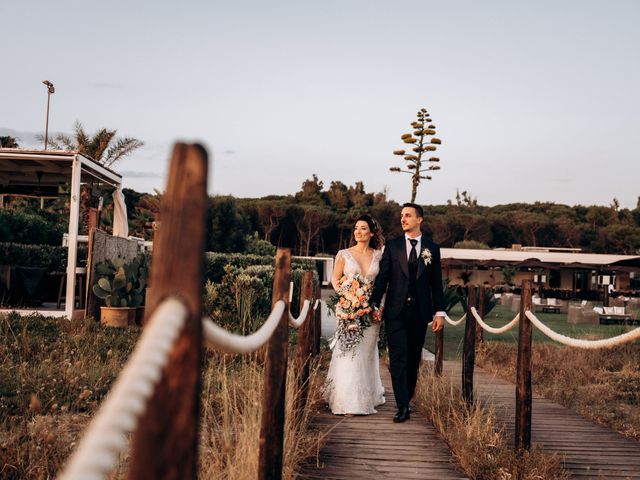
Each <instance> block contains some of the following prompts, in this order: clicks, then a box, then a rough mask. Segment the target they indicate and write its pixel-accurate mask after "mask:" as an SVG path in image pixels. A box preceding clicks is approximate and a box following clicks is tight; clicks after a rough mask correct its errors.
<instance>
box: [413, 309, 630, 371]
mask: <svg viewBox="0 0 640 480" xmlns="http://www.w3.org/2000/svg"><path fill="white" fill-rule="evenodd" d="M463 313H464V312H463V310H462V307H461V306H460V305H459V304H458V305H456V306H455V307H454V308H453V309H452V310H451V312H449V317H450V318H451V319H452V320H457V319H458V318H460V317H461V316H462V314H463ZM515 315H516V314H515V313H514V312H512V311H511V308H510V307H509V306H507V305H496V306H495V308H494V309H493V310H492V311H491V312H490V313H489V315H488V316H487V318H485V322H486V323H487V324H489V325H491V326H492V327H501V326H502V325H505V324H507V323H509V322H510V321H511V320H512V319H513V318H514V317H515ZM536 316H537V317H538V318H539V319H540V320H541V321H542V322H543V323H544V324H545V325H547V326H548V327H549V328H551V329H553V330H554V331H556V332H558V333H561V334H563V335H566V336H569V337H574V338H584V339H597V338H607V337H613V336H615V335H619V334H621V333H624V332H626V331H629V330H631V329H632V328H633V327H623V326H620V325H571V324H569V323H567V315H566V314H565V313H542V312H537V313H536ZM463 338H464V322H463V323H461V324H460V325H458V326H456V327H454V326H452V325H450V324H449V323H445V328H444V358H445V360H457V359H460V358H461V357H462V340H463ZM484 338H485V339H486V340H490V341H499V342H508V343H517V342H518V328H517V327H514V328H512V329H511V330H509V331H508V332H505V333H502V334H500V335H495V334H492V333H487V332H484ZM433 342H434V335H433V332H431V330H429V331H428V333H427V340H426V342H425V343H426V347H427V348H428V349H429V350H430V351H432V352H433V351H434V345H433ZM533 343H534V344H536V343H554V344H555V342H553V341H552V340H550V339H549V338H548V337H546V336H545V335H544V334H542V333H541V332H540V331H539V330H538V329H537V328H535V327H533Z"/></svg>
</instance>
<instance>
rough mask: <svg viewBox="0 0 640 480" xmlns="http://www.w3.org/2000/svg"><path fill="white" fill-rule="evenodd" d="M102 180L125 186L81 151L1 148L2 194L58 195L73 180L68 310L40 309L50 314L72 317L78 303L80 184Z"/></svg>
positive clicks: (114, 186)
mask: <svg viewBox="0 0 640 480" xmlns="http://www.w3.org/2000/svg"><path fill="white" fill-rule="evenodd" d="M96 181H97V182H98V183H100V184H103V185H105V186H107V187H111V188H113V189H114V190H116V189H119V188H121V186H122V176H121V175H119V174H117V173H116V172H114V171H112V170H110V169H108V168H105V167H104V166H102V165H100V164H99V163H97V162H96V161H94V160H92V159H90V158H89V157H86V156H85V155H83V154H81V153H79V152H77V151H41V150H21V149H15V148H4V149H0V195H12V196H26V197H40V198H56V197H58V196H59V194H58V191H59V187H60V185H62V184H69V185H70V186H71V192H70V195H69V197H70V198H69V205H70V212H69V234H68V256H67V269H66V276H67V286H66V296H65V298H66V301H65V310H64V312H61V311H58V310H52V311H46V312H43V311H42V310H37V311H38V312H39V313H44V314H46V315H49V316H62V315H64V316H66V317H67V318H69V319H71V318H72V316H73V313H74V307H75V293H74V292H75V282H76V266H77V263H78V262H77V260H78V228H79V224H80V185H81V184H82V183H91V182H96Z"/></svg>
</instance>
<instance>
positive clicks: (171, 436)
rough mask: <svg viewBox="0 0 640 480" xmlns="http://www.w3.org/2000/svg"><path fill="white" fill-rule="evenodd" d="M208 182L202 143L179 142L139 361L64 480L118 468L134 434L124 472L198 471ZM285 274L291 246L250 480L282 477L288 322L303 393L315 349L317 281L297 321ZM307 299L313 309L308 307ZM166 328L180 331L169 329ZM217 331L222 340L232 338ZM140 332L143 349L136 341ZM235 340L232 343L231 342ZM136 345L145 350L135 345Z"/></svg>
mask: <svg viewBox="0 0 640 480" xmlns="http://www.w3.org/2000/svg"><path fill="white" fill-rule="evenodd" d="M206 179H207V154H206V152H205V150H204V149H203V148H202V147H201V146H199V145H186V144H177V145H176V146H175V147H174V150H173V155H172V159H171V166H170V171H169V179H168V185H167V191H166V194H165V195H164V196H163V203H162V213H163V216H162V222H163V223H162V228H161V229H160V230H159V231H158V234H157V235H156V243H155V245H154V261H153V263H152V266H151V272H150V282H151V283H152V284H153V289H152V290H151V294H150V295H149V298H148V299H147V309H146V310H147V317H146V319H145V325H144V328H143V335H142V337H141V342H139V344H138V345H137V346H136V349H135V350H134V352H133V353H132V355H131V357H130V361H134V362H135V363H136V365H135V368H133V369H132V368H127V366H125V369H123V372H130V373H131V372H132V370H135V372H134V373H132V376H135V378H132V379H126V378H118V380H117V381H116V384H115V386H116V387H117V386H118V385H122V384H127V385H126V386H124V387H123V388H119V389H118V392H112V393H113V395H112V393H110V397H112V398H109V397H107V401H106V402H105V403H109V400H111V403H110V404H109V407H110V410H109V414H108V415H105V414H104V413H105V412H103V414H102V415H101V414H100V411H99V412H98V414H96V419H94V422H92V424H91V425H90V426H89V428H88V431H87V432H86V434H85V438H83V441H84V440H85V439H86V438H87V437H89V438H90V439H92V440H93V441H94V444H93V445H95V446H96V447H95V448H96V449H99V450H101V451H95V450H94V451H88V450H90V449H87V448H82V441H81V442H80V446H79V448H77V449H76V452H75V453H74V455H72V457H71V460H70V462H69V464H68V465H67V467H66V469H65V471H64V472H63V473H62V475H61V478H65V479H67V478H68V479H75V478H85V477H86V478H105V477H106V475H107V474H108V473H109V471H110V470H111V469H112V468H113V467H115V464H116V463H117V458H118V452H119V451H121V450H122V449H124V448H126V441H125V442H123V441H122V440H121V437H125V435H126V434H127V433H130V432H132V431H133V433H134V435H133V442H132V454H131V460H130V463H129V472H128V476H129V478H132V479H153V480H157V479H189V478H191V479H195V478H196V477H197V466H198V437H199V430H200V429H199V422H200V396H201V381H202V379H201V373H202V372H201V369H202V359H203V340H204V338H203V322H208V321H209V320H208V319H203V318H202V283H203V257H204V236H205V213H206V205H207V189H206ZM290 278H291V253H290V251H289V250H288V249H278V250H277V253H276V258H275V276H274V281H273V294H272V308H275V306H276V304H278V305H280V307H279V308H281V306H282V303H281V302H284V304H285V308H284V309H283V310H282V314H281V315H280V319H279V321H277V326H276V327H275V329H273V331H272V333H271V336H270V337H266V338H265V340H266V339H268V345H267V351H266V356H265V368H264V375H265V379H264V391H263V398H262V420H261V429H260V439H259V441H258V440H257V441H256V443H257V445H256V447H258V448H259V450H260V460H259V471H258V472H257V476H258V478H261V479H279V478H281V475H282V465H283V456H284V455H285V454H286V453H287V452H284V450H283V449H284V425H285V397H286V378H287V354H288V336H289V324H290V323H292V324H295V325H296V326H300V328H299V330H298V345H297V350H296V356H295V361H294V362H293V365H294V366H295V368H296V369H297V370H298V372H299V375H297V376H296V377H297V378H299V381H300V382H301V386H302V387H303V388H302V389H301V391H302V392H303V395H304V396H305V398H306V385H307V384H308V379H309V362H310V359H311V358H312V357H314V356H315V355H317V354H318V353H319V350H320V349H319V338H320V308H318V302H317V301H315V300H318V299H319V298H320V295H319V293H320V289H319V286H318V287H316V289H315V290H314V286H313V276H312V273H311V272H306V273H305V275H304V278H303V281H302V288H301V294H300V311H301V317H299V318H298V319H293V318H292V316H291V313H290V311H289V282H290ZM311 305H313V306H314V307H315V308H309V307H310V306H311ZM277 311H278V312H279V311H281V310H280V309H278V310H277ZM168 315H169V316H170V318H168V317H167V316H168ZM182 315H184V317H183V316H182ZM272 316H273V312H272ZM270 318H271V317H270ZM176 325H177V326H176ZM172 328H174V329H178V330H177V331H176V334H175V335H173V333H172V331H171V329H172ZM263 328H264V327H263ZM207 331H208V332H209V334H210V335H215V333H216V332H211V329H207ZM150 332H154V333H155V332H157V334H158V335H157V338H156V339H155V341H156V344H157V342H159V345H161V347H162V348H160V347H157V346H156V347H151V350H149V347H148V345H150V342H152V341H154V339H149V338H148V336H145V334H146V333H150ZM224 333H225V334H226V337H227V340H228V337H230V336H231V334H229V333H227V332H224ZM258 333H260V332H258ZM164 336H166V338H169V339H170V340H165V337H164ZM174 337H175V338H174ZM234 337H237V336H234ZM143 338H144V340H145V341H144V344H145V345H146V347H145V346H142V345H140V343H143V342H142V339H143ZM207 340H208V343H209V344H213V345H215V344H216V342H215V341H213V343H212V340H215V339H207ZM234 340H235V342H236V343H237V342H238V338H235V339H234ZM168 342H171V343H168ZM253 343H256V342H253ZM262 343H264V342H258V343H256V345H258V346H259V344H262ZM228 344H229V342H227V345H228ZM142 348H147V351H145V352H142V351H139V349H142ZM231 348H233V347H231ZM163 351H166V352H167V353H166V358H165V357H159V356H160V355H165V354H163V353H162V352H163ZM243 351H244V350H243ZM146 358H149V359H151V360H150V363H149V368H147V367H146V365H145V359H146ZM151 363H152V364H153V365H151ZM163 365H164V367H162V366H163ZM152 367H153V368H152ZM154 369H156V370H154ZM138 378H140V379H142V380H144V381H142V380H138ZM150 390H152V392H151V391H150ZM116 397H117V398H116ZM303 405H304V399H303V398H299V399H298V407H302V406H303ZM105 432H108V433H105ZM125 438H126V437H125ZM89 456H91V458H89Z"/></svg>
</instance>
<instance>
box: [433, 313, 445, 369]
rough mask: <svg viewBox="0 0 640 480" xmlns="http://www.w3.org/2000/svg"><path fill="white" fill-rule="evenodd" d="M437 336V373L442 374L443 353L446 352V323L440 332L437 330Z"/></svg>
mask: <svg viewBox="0 0 640 480" xmlns="http://www.w3.org/2000/svg"><path fill="white" fill-rule="evenodd" d="M435 335H436V338H435V350H436V353H435V356H436V358H435V366H434V368H435V373H436V375H438V376H440V375H442V363H443V354H444V323H443V324H442V328H441V329H440V331H439V332H436V334H435Z"/></svg>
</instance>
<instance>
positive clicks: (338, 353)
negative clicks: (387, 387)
mask: <svg viewBox="0 0 640 480" xmlns="http://www.w3.org/2000/svg"><path fill="white" fill-rule="evenodd" d="M353 240H354V242H353V243H355V244H354V245H353V246H352V247H350V248H347V249H344V250H340V251H339V252H338V254H337V255H336V261H335V266H334V270H333V277H332V281H331V283H332V284H333V288H334V289H336V291H337V290H338V287H339V282H340V279H341V278H342V277H343V276H344V275H349V274H359V275H362V276H363V277H364V278H365V279H367V280H369V281H371V282H372V283H373V281H374V280H375V278H376V275H377V274H378V271H379V268H380V258H381V257H382V246H383V242H384V240H383V237H382V235H381V232H380V227H379V225H378V223H377V222H376V221H375V220H374V219H373V218H372V217H370V216H369V215H362V216H361V217H359V218H358V219H357V220H356V223H355V226H354V228H353ZM379 332H380V323H379V322H372V324H371V325H370V326H369V327H367V328H366V329H365V330H364V332H363V336H362V338H361V339H360V341H359V342H358V343H357V345H356V346H355V347H353V349H349V350H347V351H345V349H344V348H343V344H342V343H341V342H340V341H334V343H335V346H334V348H333V354H332V356H331V363H330V365H329V372H328V374H327V381H326V384H325V399H326V400H327V403H328V404H329V408H330V409H331V412H332V413H334V414H336V415H347V416H351V415H369V414H371V413H377V412H376V409H375V407H376V406H378V405H382V404H383V403H384V402H385V399H384V388H383V386H382V382H381V380H380V363H379V359H378V334H379Z"/></svg>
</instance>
